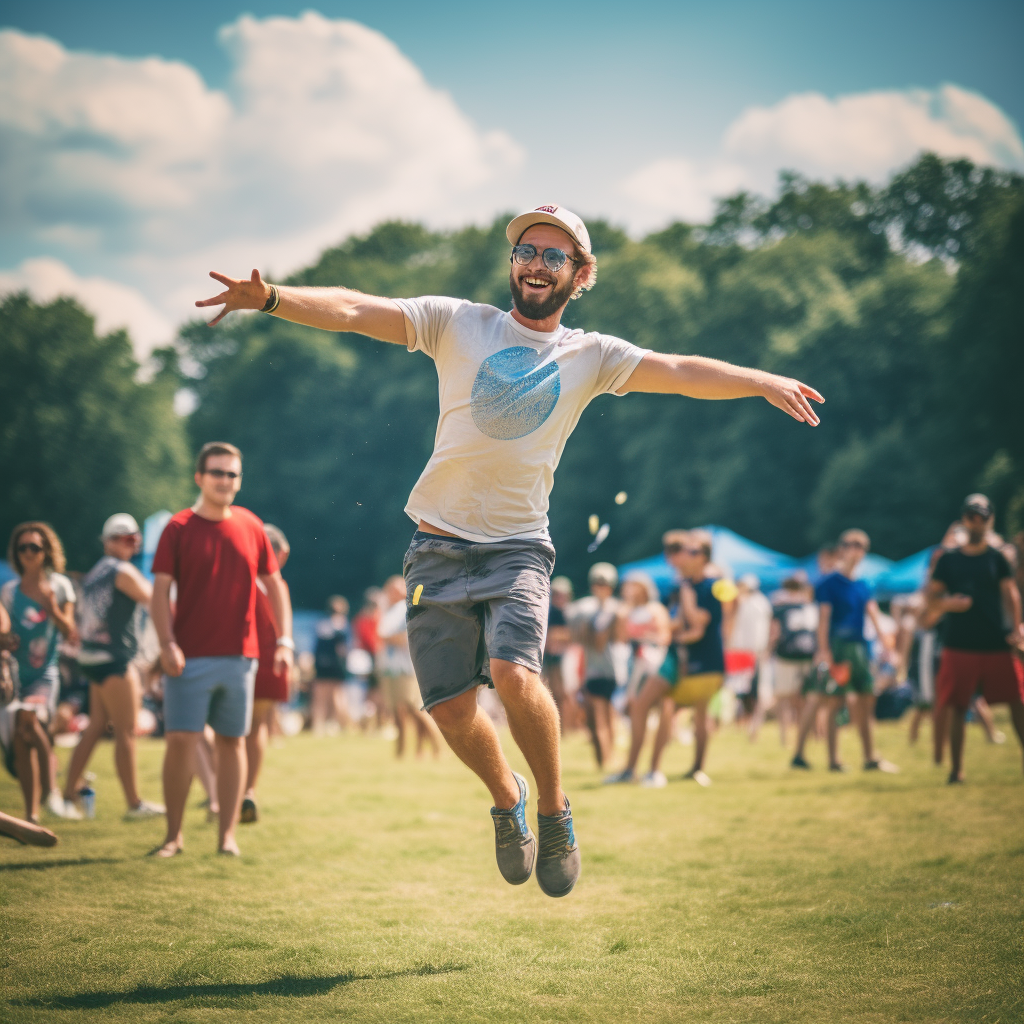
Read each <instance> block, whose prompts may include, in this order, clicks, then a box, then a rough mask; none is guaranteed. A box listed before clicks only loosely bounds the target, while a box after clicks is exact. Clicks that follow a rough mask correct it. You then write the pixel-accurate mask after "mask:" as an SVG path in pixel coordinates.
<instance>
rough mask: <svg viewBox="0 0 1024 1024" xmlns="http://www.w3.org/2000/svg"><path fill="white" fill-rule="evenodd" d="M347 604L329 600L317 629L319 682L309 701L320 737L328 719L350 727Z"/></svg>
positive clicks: (339, 599) (315, 654)
mask: <svg viewBox="0 0 1024 1024" xmlns="http://www.w3.org/2000/svg"><path fill="white" fill-rule="evenodd" d="M348 611H349V605H348V601H347V600H346V599H345V598H344V597H341V596H340V595H338V594H335V595H334V597H330V598H328V599H327V613H328V615H327V618H326V619H321V620H320V622H318V623H317V626H316V649H315V651H314V655H313V656H314V658H315V661H316V679H314V680H313V690H312V694H311V701H310V715H311V718H312V729H313V733H314V735H317V736H319V735H321V734H322V733H323V732H324V729H325V727H326V724H327V720H328V718H330V716H331V715H332V714H333V715H334V719H335V721H336V722H337V723H338V725H339V726H340V727H341V728H342V729H344V728H346V727H347V726H348V725H349V724H350V721H351V720H350V718H349V713H348V708H346V706H345V690H344V683H345V659H346V658H347V657H348V651H349V647H350V646H351V643H352V635H351V630H350V628H349V621H348Z"/></svg>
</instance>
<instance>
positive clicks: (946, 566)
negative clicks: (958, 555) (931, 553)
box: [932, 551, 952, 587]
mask: <svg viewBox="0 0 1024 1024" xmlns="http://www.w3.org/2000/svg"><path fill="white" fill-rule="evenodd" d="M949 555H950V552H948V551H947V552H946V553H945V554H944V555H942V556H940V558H939V560H938V561H937V562H936V563H935V568H934V569H933V570H932V579H933V580H938V581H939V582H940V583H944V584H945V585H946V586H947V587H948V586H949V570H950V565H951V563H952V559H951V558H950V557H949Z"/></svg>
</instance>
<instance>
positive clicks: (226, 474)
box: [203, 469, 242, 480]
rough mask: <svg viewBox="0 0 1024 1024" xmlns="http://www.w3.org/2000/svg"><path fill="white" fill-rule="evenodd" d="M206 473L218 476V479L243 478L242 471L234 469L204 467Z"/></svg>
mask: <svg viewBox="0 0 1024 1024" xmlns="http://www.w3.org/2000/svg"><path fill="white" fill-rule="evenodd" d="M203 472H204V473H209V474H210V476H212V477H216V478H217V479H218V480H225V479H227V480H238V479H240V478H241V476H242V474H241V473H236V472H235V471H234V470H233V469H204V470H203Z"/></svg>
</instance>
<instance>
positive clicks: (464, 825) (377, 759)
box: [0, 716, 1024, 1024]
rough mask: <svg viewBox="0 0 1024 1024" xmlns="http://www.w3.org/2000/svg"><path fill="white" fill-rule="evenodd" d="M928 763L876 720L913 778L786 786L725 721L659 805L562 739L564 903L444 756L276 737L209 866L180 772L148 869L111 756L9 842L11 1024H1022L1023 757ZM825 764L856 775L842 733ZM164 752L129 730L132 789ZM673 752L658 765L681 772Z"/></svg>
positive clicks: (763, 754)
mask: <svg viewBox="0 0 1024 1024" xmlns="http://www.w3.org/2000/svg"><path fill="white" fill-rule="evenodd" d="M1000 724H1001V726H1002V728H1003V729H1004V731H1006V732H1008V733H1010V730H1009V726H1008V723H1007V722H1006V720H1005V716H1004V717H1003V720H1002V721H1001V723H1000ZM506 742H507V740H506ZM927 745H928V744H927V740H926V739H925V741H924V742H923V743H922V745H920V746H918V747H917V748H914V749H910V748H908V746H907V744H906V740H905V723H901V724H899V725H893V726H885V727H882V728H881V729H880V747H881V749H882V751H883V753H884V754H885V755H886V756H888V757H890V758H891V759H892V760H894V761H897V762H899V763H900V764H901V765H902V766H903V769H904V770H903V772H902V774H900V775H897V776H886V775H878V774H872V775H865V774H864V773H863V772H861V771H859V770H855V771H853V772H850V773H849V774H846V775H835V774H829V773H828V772H826V771H823V770H822V769H821V768H820V765H821V764H822V762H823V759H824V754H823V751H822V749H821V746H820V745H814V746H812V749H811V751H810V756H811V758H812V760H813V761H814V762H815V764H816V765H818V766H819V767H818V768H817V770H815V771H812V772H810V773H805V774H800V773H796V772H793V771H791V770H790V769H788V768H787V758H786V756H785V754H784V753H783V752H782V751H781V750H780V747H779V744H778V739H777V734H776V733H775V731H774V730H773V729H771V728H768V729H766V730H765V731H764V732H763V733H762V735H761V738H760V740H759V742H758V743H757V744H756V745H753V746H751V745H750V744H749V743H747V741H746V740H745V738H744V737H743V736H741V735H740V734H739V733H738V732H736V731H734V730H729V731H727V732H726V733H724V734H722V735H719V736H718V737H716V738H715V740H714V741H713V745H712V749H711V758H710V762H709V765H708V769H709V771H710V773H711V775H712V777H713V778H714V785H713V786H712V787H711V788H710V789H706V790H705V789H700V788H699V787H697V786H696V785H694V784H693V783H683V782H679V781H673V782H672V783H671V784H670V785H669V787H668V788H667V789H664V790H661V791H648V790H642V789H639V788H635V787H613V788H608V787H602V786H601V785H599V779H600V776H599V774H598V773H597V772H596V771H595V769H594V767H593V764H592V760H591V756H590V752H589V749H588V747H587V746H586V744H585V743H584V741H583V739H582V737H573V738H571V739H570V740H569V741H568V742H567V743H566V748H565V760H566V788H567V790H568V791H569V793H570V796H571V798H572V801H573V808H574V811H575V820H576V828H577V836H578V838H579V840H580V842H581V844H582V849H583V865H584V866H583V877H582V879H581V881H580V883H579V885H578V886H577V888H576V891H575V892H574V893H573V894H572V895H570V896H569V897H568V898H566V899H562V900H552V899H548V898H546V897H545V896H543V895H542V893H541V892H540V890H539V889H538V887H537V885H536V884H535V883H534V882H533V881H531V882H530V883H529V884H527V885H524V886H521V887H518V888H513V887H510V886H508V885H506V884H505V883H504V882H502V880H501V878H500V876H499V875H498V872H497V869H496V867H495V865H494V854H493V832H492V828H491V822H490V817H489V816H488V813H487V811H488V807H489V800H488V798H487V795H486V793H485V791H484V789H483V787H482V786H481V785H480V784H479V783H477V782H476V780H475V779H474V778H473V777H471V776H470V775H469V773H468V772H467V771H466V770H465V769H463V768H462V766H461V765H460V764H458V763H457V761H456V760H455V758H454V757H453V756H452V755H451V754H447V755H446V756H445V757H443V758H442V759H441V760H440V761H438V762H431V761H427V762H417V761H407V762H405V763H396V762H395V760H394V759H393V757H392V749H391V744H389V743H387V742H385V741H384V740H382V739H379V738H374V737H331V738H316V739H314V738H312V737H310V736H308V735H303V736H300V737H297V738H294V739H290V740H288V741H286V742H285V744H284V746H283V747H281V748H279V749H273V750H271V751H270V754H269V757H268V762H267V766H266V770H265V773H264V779H263V783H262V812H263V817H262V820H261V821H260V822H259V823H258V824H256V825H252V826H244V827H243V828H242V829H241V830H240V842H241V846H242V851H243V857H242V858H241V859H240V860H233V859H228V858H223V857H217V856H216V855H215V854H214V844H215V838H216V837H215V827H214V826H213V825H207V824H206V823H205V820H204V814H203V811H202V810H200V809H198V808H197V807H195V804H196V803H197V801H198V800H199V799H200V791H199V788H198V784H197V785H196V786H195V788H194V790H193V797H192V800H191V804H192V805H193V806H191V807H190V809H189V813H188V817H187V820H186V846H187V849H186V853H185V854H184V855H183V856H181V857H178V858H175V859H174V860H172V861H156V860H151V859H146V857H145V856H144V855H145V853H146V851H147V850H149V849H150V848H151V847H152V846H153V845H154V844H155V843H156V842H157V841H158V840H159V839H160V838H161V836H162V829H161V824H160V822H159V821H156V822H135V823H126V822H123V821H122V820H121V817H120V814H121V810H122V806H121V797H120V793H119V789H118V786H117V784H116V781H115V779H114V776H113V769H112V763H111V762H112V752H111V748H110V746H109V745H105V746H103V747H102V748H101V749H100V750H99V752H98V754H97V756H96V757H95V759H94V764H93V767H94V768H95V770H96V771H97V774H98V776H99V779H98V781H97V784H96V788H97V791H98V801H97V818H96V820H95V821H91V822H81V823H77V822H67V823H58V825H57V826H56V829H57V831H58V832H59V833H60V836H61V843H60V845H59V846H57V847H56V848H55V849H53V850H44V851H41V850H33V849H27V848H22V847H18V846H15V845H14V844H13V843H10V842H7V841H4V843H3V845H2V846H0V892H2V936H3V950H4V955H3V957H0V981H2V995H0V1007H2V1009H0V1019H3V1020H5V1021H12V1022H20V1021H33V1022H35V1021H40V1022H42V1021H46V1022H62V1021H68V1022H72V1021H73V1022H76V1024H77V1022H80V1021H93V1020H103V1021H132V1022H139V1021H203V1022H215V1021H289V1022H292V1021H303V1022H305V1021H328V1020H330V1021H375V1022H377V1021H379V1022H389V1024H390V1022H397V1021H446V1022H447V1021H488V1022H492V1021H517V1022H530V1021H574V1022H575V1021H582V1022H587V1024H597V1022H603V1021H646V1022H662V1021H700V1022H707V1021H756V1022H759V1024H768V1022H774V1021H778V1022H787V1024H789V1022H794V1021H809V1022H850V1021H865V1022H866V1021H871V1022H876V1021H877V1022H880V1024H881V1022H886V1024H888V1022H892V1021H929V1022H938V1021H951V1022H952V1021H955V1022H962V1021H985V1022H999V1021H1001V1022H1011V1021H1020V1020H1022V1019H1024V894H1022V886H1024V783H1022V775H1021V758H1020V752H1019V749H1018V747H1017V745H1016V742H1015V740H1014V738H1013V736H1012V733H1011V734H1010V736H1009V738H1008V741H1007V743H1006V745H1004V746H999V747H996V746H990V745H988V744H986V743H985V742H984V739H983V737H982V735H981V733H980V731H979V730H978V729H977V727H976V726H973V727H971V728H970V732H969V737H968V750H967V755H968V772H969V781H968V784H967V785H965V786H962V787H959V788H957V787H947V786H946V785H944V780H945V773H944V772H943V771H941V770H940V769H936V768H933V767H932V766H931V765H930V763H929V760H928V751H927ZM843 747H844V750H845V753H846V755H847V757H848V759H849V760H850V761H851V762H855V761H856V758H855V754H856V737H855V736H854V734H853V732H852V730H850V729H846V730H844V735H843ZM66 754H67V752H66V751H62V752H61V758H62V762H64V761H65V760H66ZM162 754H163V748H162V744H160V743H158V742H151V741H145V742H142V744H141V770H142V776H143V780H144V792H145V794H146V795H147V796H150V797H158V796H159V792H160V790H159V768H160V761H161V757H162ZM689 754H690V750H689V749H688V748H686V747H681V746H679V745H673V746H672V747H671V748H670V754H669V757H668V764H667V768H668V769H669V770H670V772H671V773H672V775H674V776H675V777H677V778H678V776H679V774H680V773H681V772H682V770H683V768H684V766H685V762H686V760H687V758H688V756H689ZM516 764H517V765H519V764H521V759H520V758H519V757H518V755H517V756H516ZM18 806H19V797H18V791H17V789H16V786H15V783H14V782H13V780H10V779H8V778H6V777H5V778H4V779H3V781H2V783H0V807H3V808H4V809H6V810H8V811H10V810H14V809H16V808H18ZM535 810H536V808H535V805H534V804H533V803H531V807H530V817H531V819H533V815H534V812H535Z"/></svg>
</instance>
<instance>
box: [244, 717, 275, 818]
mask: <svg viewBox="0 0 1024 1024" xmlns="http://www.w3.org/2000/svg"><path fill="white" fill-rule="evenodd" d="M275 709H276V705H275V704H274V702H273V701H272V700H262V699H261V700H257V701H254V702H253V709H252V728H251V729H250V730H249V735H248V736H246V737H245V760H246V765H247V769H246V775H245V796H246V797H248V798H249V799H250V800H252V799H253V797H255V796H256V780H257V779H258V778H259V775H260V768H262V767H263V755H264V753H265V752H266V749H267V739H268V738H269V736H270V723H271V720H272V719H273V716H274V712H275Z"/></svg>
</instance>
